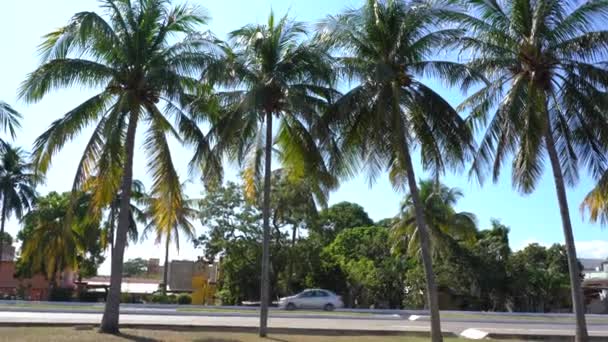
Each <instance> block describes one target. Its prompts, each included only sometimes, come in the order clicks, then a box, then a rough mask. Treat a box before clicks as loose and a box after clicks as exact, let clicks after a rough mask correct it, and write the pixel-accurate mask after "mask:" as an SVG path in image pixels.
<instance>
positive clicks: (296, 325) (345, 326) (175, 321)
mask: <svg viewBox="0 0 608 342" xmlns="http://www.w3.org/2000/svg"><path fill="white" fill-rule="evenodd" d="M120 320H121V324H124V325H142V326H145V325H157V326H159V325H160V326H181V327H199V328H204V327H209V328H210V327H213V328H222V327H227V328H251V329H254V328H255V327H257V325H258V323H259V321H258V318H257V317H255V316H250V315H248V316H213V315H205V316H201V315H195V316H193V315H178V314H175V315H158V314H155V315H150V314H121V318H120ZM100 321H101V313H67V312H24V311H19V312H16V311H0V324H5V325H11V324H28V323H29V324H95V325H96V324H99V322H100ZM269 326H270V327H271V328H275V329H303V330H315V331H321V332H322V331H331V332H336V331H344V332H369V333H375V332H427V331H428V330H429V322H428V320H426V319H422V320H417V321H410V320H408V319H403V318H402V319H371V318H369V319H362V318H360V317H359V318H356V319H354V318H345V317H341V318H340V319H339V320H338V319H334V318H332V317H325V318H311V317H301V316H299V317H285V316H283V317H271V318H270V320H269ZM442 328H443V330H444V332H446V333H453V334H460V333H461V332H462V331H464V330H465V329H470V328H473V329H478V330H482V331H486V332H488V333H492V334H508V335H522V334H523V335H550V336H572V335H573V334H574V325H573V324H571V323H551V322H538V321H534V322H532V323H531V322H530V321H512V322H492V321H483V322H481V321H470V322H469V321H465V320H461V321H444V322H442ZM589 332H590V334H591V335H592V336H598V337H606V338H607V340H608V325H606V324H591V325H590V326H589Z"/></svg>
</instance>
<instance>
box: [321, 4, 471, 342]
mask: <svg viewBox="0 0 608 342" xmlns="http://www.w3.org/2000/svg"><path fill="white" fill-rule="evenodd" d="M439 9H440V8H435V7H430V6H427V5H425V4H421V3H420V2H417V1H412V2H404V1H397V0H389V1H378V0H368V1H366V2H365V4H364V5H363V7H361V8H358V9H354V10H348V11H346V12H344V13H342V14H340V15H338V16H335V17H329V18H327V19H326V20H325V21H324V22H323V23H322V24H321V25H320V27H319V30H318V31H319V39H320V40H322V41H326V42H328V43H330V44H331V45H333V46H334V47H335V48H336V51H338V53H340V54H341V55H342V57H340V58H339V62H340V71H341V74H342V75H343V76H344V77H345V78H346V79H347V80H349V81H352V82H354V83H355V84H354V86H353V88H352V89H351V90H350V91H349V92H348V93H347V94H345V95H344V96H343V97H341V98H340V99H339V100H338V101H337V103H336V105H335V108H334V110H332V111H330V112H329V115H328V119H327V120H328V121H329V122H330V123H331V124H333V125H335V126H337V127H338V129H337V130H338V131H339V132H341V133H340V142H341V147H342V148H341V150H342V157H343V158H342V159H341V160H339V161H344V162H353V163H354V164H355V165H356V166H358V163H356V162H354V161H353V160H363V165H364V166H365V167H366V168H367V170H368V173H369V176H370V181H373V180H374V179H375V178H376V177H377V176H378V174H379V173H380V172H382V171H383V170H385V169H388V172H389V178H390V181H391V182H392V184H393V185H394V187H395V188H396V189H403V188H405V187H406V186H408V187H409V190H410V193H411V196H412V199H413V203H414V206H415V208H416V211H417V213H418V215H416V219H417V226H418V227H419V228H420V229H419V230H420V241H421V246H422V257H423V264H424V269H425V276H426V282H427V286H428V288H427V291H426V293H427V296H428V302H429V308H430V311H431V323H432V324H431V327H432V328H431V331H432V340H433V341H441V340H442V337H441V328H440V318H439V309H438V302H437V291H436V284H435V279H434V274H433V270H432V260H431V255H430V241H429V231H428V229H427V227H426V223H425V221H424V215H423V211H424V208H423V205H422V202H421V201H420V199H419V194H418V188H417V185H416V175H415V173H414V167H413V163H412V157H411V154H412V151H413V149H414V148H415V147H419V148H420V150H421V157H422V166H423V167H424V168H425V169H428V170H431V171H432V173H434V174H435V175H439V174H441V173H442V172H443V171H444V170H445V168H446V167H448V166H452V165H460V164H462V162H463V161H464V160H465V159H466V157H467V155H468V154H469V153H468V152H469V151H468V150H469V145H470V144H471V141H472V135H471V132H470V130H469V129H468V127H467V125H466V124H465V122H464V120H462V118H461V117H460V116H459V115H458V113H457V112H456V110H454V109H453V108H452V107H451V106H450V105H449V104H448V103H447V102H446V101H445V100H444V99H443V98H442V97H441V96H440V95H439V94H437V93H436V92H435V91H433V90H432V89H431V88H429V87H428V86H426V85H425V84H424V83H422V81H421V80H420V79H417V78H416V77H417V76H425V75H426V76H436V77H438V78H440V79H445V80H447V81H449V83H455V81H456V80H457V79H459V78H464V79H470V78H471V75H470V74H469V73H468V71H467V70H466V69H465V68H464V67H462V66H460V65H459V64H456V63H451V62H443V61H431V60H428V59H427V56H430V55H432V53H433V51H434V50H433V49H435V48H437V47H438V46H439V44H440V43H442V42H443V41H444V40H447V39H453V38H454V37H456V36H457V35H458V34H459V31H457V30H451V29H439V30H435V28H436V27H437V26H435V25H434V24H435V23H436V19H437V18H436V15H435V13H437V12H439Z"/></svg>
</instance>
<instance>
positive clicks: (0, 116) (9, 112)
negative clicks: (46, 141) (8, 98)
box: [0, 101, 21, 148]
mask: <svg viewBox="0 0 608 342" xmlns="http://www.w3.org/2000/svg"><path fill="white" fill-rule="evenodd" d="M20 119H21V114H19V112H17V111H16V110H15V109H14V108H13V107H11V106H10V105H9V104H8V103H6V102H4V101H0V129H1V130H3V131H5V132H8V133H9V134H10V136H11V138H12V139H15V136H16V135H17V129H18V128H21V124H19V120H20ZM5 144H6V142H5V141H4V140H3V139H0V147H2V148H4V145H5Z"/></svg>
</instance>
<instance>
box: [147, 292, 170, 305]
mask: <svg viewBox="0 0 608 342" xmlns="http://www.w3.org/2000/svg"><path fill="white" fill-rule="evenodd" d="M151 302H152V303H158V304H168V303H169V297H167V295H164V294H162V293H155V294H153V295H152V298H151Z"/></svg>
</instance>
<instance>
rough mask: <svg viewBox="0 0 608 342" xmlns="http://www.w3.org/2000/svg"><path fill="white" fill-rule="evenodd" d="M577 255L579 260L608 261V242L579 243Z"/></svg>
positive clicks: (577, 244)
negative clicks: (607, 259)
mask: <svg viewBox="0 0 608 342" xmlns="http://www.w3.org/2000/svg"><path fill="white" fill-rule="evenodd" d="M576 254H578V257H579V258H595V259H606V258H608V241H603V240H591V241H578V242H577V243H576Z"/></svg>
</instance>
